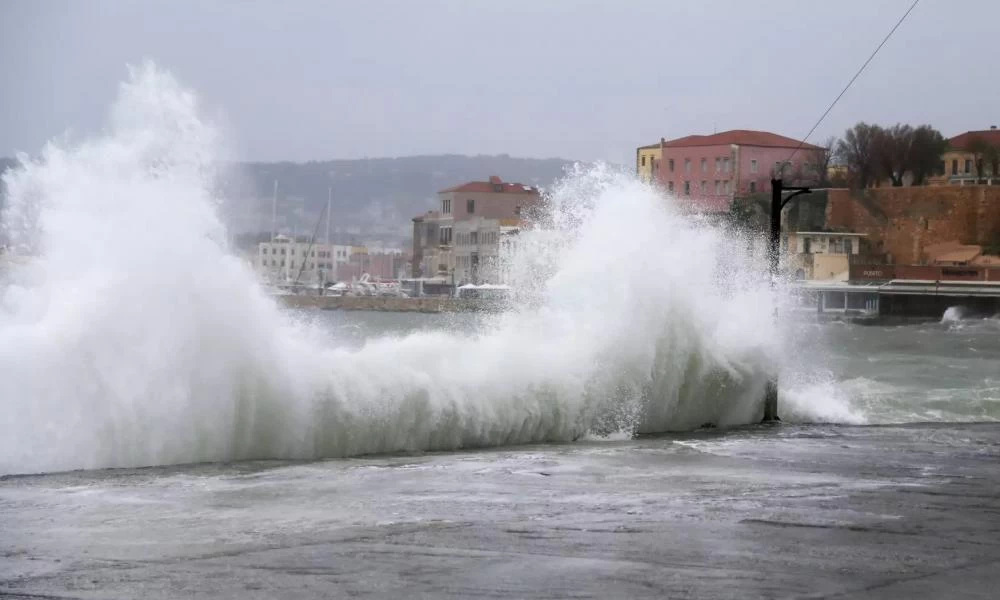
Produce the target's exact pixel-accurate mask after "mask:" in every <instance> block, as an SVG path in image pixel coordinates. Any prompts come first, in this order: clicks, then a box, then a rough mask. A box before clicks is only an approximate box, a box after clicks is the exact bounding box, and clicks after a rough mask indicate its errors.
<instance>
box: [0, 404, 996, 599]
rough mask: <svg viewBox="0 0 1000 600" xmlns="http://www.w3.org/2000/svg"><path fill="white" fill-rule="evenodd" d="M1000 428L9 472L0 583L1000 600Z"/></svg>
mask: <svg viewBox="0 0 1000 600" xmlns="http://www.w3.org/2000/svg"><path fill="white" fill-rule="evenodd" d="M998 458H1000V425H986V424H983V425H914V426H904V427H838V426H812V427H798V426H788V425H785V426H779V427H774V428H750V429H744V430H739V431H729V432H704V433H695V434H690V435H683V436H671V437H660V438H648V439H640V440H634V441H620V442H600V441H594V442H580V443H576V444H567V445H557V446H531V447H518V448H504V449H496V450H482V451H473V452H462V453H448V454H429V455H421V456H403V457H399V456H397V457H373V458H362V459H351V460H336V461H319V462H310V463H287V462H273V461H266V462H257V463H241V464H236V465H196V466H185V467H171V468H151V469H135V470H109V471H92V472H78V473H67V474H56V475H45V476H25V477H21V476H18V477H6V478H3V479H2V480H0V598H349V597H360V598H741V599H743V598H760V597H763V598H998V597H1000V536H998V533H1000V463H998Z"/></svg>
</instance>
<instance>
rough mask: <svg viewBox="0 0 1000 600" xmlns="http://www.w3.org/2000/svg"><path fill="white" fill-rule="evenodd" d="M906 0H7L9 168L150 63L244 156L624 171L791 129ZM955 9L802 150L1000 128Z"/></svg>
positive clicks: (801, 126) (989, 88)
mask: <svg viewBox="0 0 1000 600" xmlns="http://www.w3.org/2000/svg"><path fill="white" fill-rule="evenodd" d="M910 3H911V0H891V1H886V2H883V3H880V5H879V6H870V5H869V3H868V2H865V1H862V0H851V1H846V2H841V3H837V4H834V3H823V4H817V3H808V4H806V3H799V2H795V1H793V0H771V1H770V2H765V3H764V6H763V7H761V6H760V5H759V4H757V5H752V6H751V5H748V4H745V3H743V2H736V1H723V2H715V3H690V2H674V1H670V2H656V1H654V0H634V1H633V2H630V3H628V4H622V3H617V2H580V3H577V2H570V1H568V0H553V1H551V2H544V3H538V2H531V1H529V0H512V1H508V2H504V3H490V2H485V1H471V2H463V1H460V0H434V1H429V2H421V3H404V2H398V1H389V0H381V1H374V2H368V3H364V4H360V3H347V2H332V3H327V2H298V3H295V4H292V5H285V6H280V5H278V4H276V3H271V2H222V1H220V2H213V3H202V2H197V1H195V0H179V1H176V2H125V1H120V2H112V1H94V2H79V3H76V2H73V3H71V2H51V1H41V2H28V1H20V0H14V1H9V2H5V3H3V4H2V5H0V14H2V18H0V40H2V41H0V44H2V46H0V56H2V57H3V58H2V59H0V75H2V77H3V80H4V81H5V82H6V85H5V89H4V93H3V94H2V96H0V132H2V134H3V135H0V156H11V155H13V154H14V153H15V152H19V151H22V152H28V153H33V152H37V150H38V149H39V148H40V147H41V146H42V144H43V143H44V142H45V141H47V140H48V139H51V138H53V137H55V136H58V135H60V134H62V133H63V132H65V131H67V130H70V131H72V132H74V134H77V135H83V134H87V133H90V132H93V131H96V130H98V129H99V128H100V127H101V125H102V123H103V121H104V117H105V115H106V112H107V109H108V106H109V105H110V103H111V102H112V100H113V98H114V96H115V93H116V91H117V84H118V82H120V81H122V80H123V79H124V78H125V77H126V75H127V72H126V68H125V65H126V64H127V63H138V62H140V61H141V60H143V59H151V60H153V61H155V62H156V63H157V64H158V65H159V66H160V67H162V68H165V69H167V70H169V71H171V72H172V73H173V74H174V75H175V76H176V77H177V78H178V79H179V80H180V81H181V82H182V83H184V84H185V85H187V86H189V87H191V88H192V89H194V90H195V91H196V92H197V93H198V94H199V96H200V97H201V99H202V103H203V106H204V107H205V110H206V111H207V112H208V113H209V114H212V115H219V116H221V118H222V120H223V122H224V123H225V124H226V134H227V137H228V138H229V141H230V143H231V145H232V146H233V147H234V148H235V149H236V151H237V154H238V155H239V157H240V158H242V159H246V160H258V161H274V160H292V161H305V160H327V159H343V158H360V157H383V156H407V155H417V154H423V155H427V154H444V153H454V154H509V155H512V156H524V157H538V158H545V157H561V158H568V159H578V160H587V161H591V160H608V161H611V162H619V163H625V164H627V163H628V162H629V160H630V159H631V156H633V153H634V149H635V147H636V146H639V145H644V144H648V143H653V142H655V141H657V140H659V138H660V137H667V138H672V137H680V136H683V135H689V134H705V133H712V132H713V131H723V130H727V129H760V130H768V131H773V132H775V133H779V134H782V135H786V136H789V137H794V138H801V137H802V136H803V135H805V134H806V132H807V131H808V130H809V128H810V126H811V125H812V123H813V122H814V121H815V120H816V118H817V117H818V116H819V115H820V114H821V113H822V112H823V110H824V109H825V108H826V106H827V105H828V104H829V102H830V101H831V100H832V99H833V97H835V96H836V94H837V93H838V92H839V91H840V89H841V88H842V87H843V85H844V84H845V83H846V81H847V80H848V79H850V77H851V75H853V73H854V72H855V70H856V69H857V68H858V67H859V66H860V64H861V63H862V62H864V60H865V58H867V56H868V55H869V54H870V53H871V51H872V50H873V49H874V47H875V46H876V45H877V44H878V42H879V41H880V40H881V39H882V37H883V36H884V35H885V33H886V32H887V31H888V30H889V28H890V27H891V26H892V25H893V23H895V21H896V20H897V19H898V18H899V16H900V15H901V14H902V13H903V12H904V11H905V10H906V8H908V7H909V5H910ZM962 7H963V10H961V11H951V12H946V11H942V10H941V6H940V5H935V4H934V3H933V2H928V1H924V2H921V4H920V5H919V6H918V7H917V8H916V10H914V12H913V13H912V14H911V15H910V17H909V19H908V20H907V21H906V22H905V23H904V24H903V26H902V27H901V28H900V29H899V31H898V32H897V33H896V34H895V36H894V37H893V38H892V39H891V40H890V42H889V44H888V45H887V46H886V47H885V48H884V49H883V50H882V52H881V53H880V54H879V56H878V57H877V58H876V59H875V61H874V62H873V63H872V64H871V65H870V67H869V68H868V70H867V71H866V72H865V74H864V75H863V76H862V77H861V78H860V79H859V80H858V81H857V83H856V84H855V85H854V86H853V88H852V89H851V90H850V91H849V92H848V94H847V95H845V97H844V98H843V100H842V101H841V102H840V104H839V105H838V106H837V107H836V108H835V109H834V111H833V112H831V114H830V115H829V117H828V118H827V120H826V121H825V122H824V124H823V125H822V126H821V127H820V128H819V129H818V130H817V131H816V133H815V134H814V135H813V136H812V137H811V138H810V141H812V142H819V141H822V140H823V139H825V138H826V137H829V136H831V135H840V134H842V133H843V131H844V129H845V128H847V127H849V126H850V125H852V124H853V123H855V122H857V121H859V120H865V121H869V122H878V123H882V124H891V123H895V122H908V123H911V124H914V125H916V124H920V123H929V124H931V125H934V126H935V127H937V128H938V129H940V130H941V131H942V133H944V134H945V135H946V136H951V135H955V134H957V133H960V132H963V131H966V130H969V129H985V128H987V127H989V126H990V125H991V124H995V123H997V121H1000V118H995V117H994V116H993V115H992V114H991V113H990V110H989V107H990V105H991V101H992V99H993V98H995V97H997V95H998V92H1000V82H997V81H995V80H994V78H989V77H985V76H984V77H978V78H977V77H973V78H970V77H969V72H970V70H973V71H974V70H975V69H976V65H977V64H979V63H978V61H970V60H969V59H968V57H969V56H983V57H986V56H989V47H988V44H989V40H990V39H991V32H990V29H989V28H990V26H991V25H990V24H991V23H992V22H993V21H994V20H995V19H993V18H991V17H996V16H998V15H1000V7H998V6H997V5H996V4H995V3H991V2H989V1H988V0H966V1H965V2H963V3H962ZM969 14H975V15H976V16H977V18H976V19H973V20H969V19H967V18H966V17H967V15H969ZM953 40H961V43H955V42H954V41H953Z"/></svg>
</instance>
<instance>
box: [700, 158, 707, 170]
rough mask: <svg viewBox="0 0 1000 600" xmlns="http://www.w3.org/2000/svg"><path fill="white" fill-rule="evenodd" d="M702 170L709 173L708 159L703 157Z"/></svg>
mask: <svg viewBox="0 0 1000 600" xmlns="http://www.w3.org/2000/svg"><path fill="white" fill-rule="evenodd" d="M701 172H702V173H708V159H707V158H703V159H701Z"/></svg>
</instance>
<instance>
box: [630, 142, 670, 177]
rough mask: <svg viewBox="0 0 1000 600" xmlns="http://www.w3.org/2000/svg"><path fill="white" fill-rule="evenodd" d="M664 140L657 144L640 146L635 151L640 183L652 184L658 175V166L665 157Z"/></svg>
mask: <svg viewBox="0 0 1000 600" xmlns="http://www.w3.org/2000/svg"><path fill="white" fill-rule="evenodd" d="M663 142H664V139H663V138H660V141H659V142H657V143H655V144H650V145H648V146H639V147H638V148H636V149H635V174H636V176H637V177H638V178H639V181H642V182H644V183H652V182H653V181H654V176H655V174H656V165H657V163H659V162H660V157H662V156H663V151H662V144H663Z"/></svg>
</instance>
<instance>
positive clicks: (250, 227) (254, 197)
mask: <svg viewBox="0 0 1000 600" xmlns="http://www.w3.org/2000/svg"><path fill="white" fill-rule="evenodd" d="M570 164H572V162H571V161H568V160H564V159H558V158H553V159H534V158H513V157H510V156H506V155H500V156H460V155H439V156H408V157H402V158H370V159H359V160H334V161H325V162H308V163H288V162H283V163H247V164H243V165H239V167H240V168H239V169H238V172H237V173H238V175H239V176H237V177H233V178H232V180H231V181H230V182H229V184H228V185H227V189H226V196H227V197H229V198H232V199H234V201H233V202H232V203H231V204H230V206H229V209H228V210H227V215H228V217H229V219H230V221H231V225H232V228H233V229H234V230H236V231H240V232H247V231H263V230H269V229H270V227H271V195H272V192H273V189H274V181H275V179H277V181H278V212H279V218H278V221H279V229H284V230H286V231H289V230H290V229H292V228H294V229H295V230H296V231H297V232H298V233H300V234H301V233H306V231H311V230H312V229H313V228H314V227H315V223H316V219H317V217H318V215H319V214H320V212H321V211H322V210H323V208H324V207H325V206H326V200H327V194H328V190H329V189H331V188H332V191H333V202H332V206H333V210H332V211H331V213H332V219H331V221H332V225H331V227H332V229H333V230H334V231H339V233H340V235H339V236H338V237H340V238H344V237H364V238H369V239H371V238H385V239H386V240H388V239H390V238H399V239H401V238H402V237H405V235H406V234H407V232H408V231H409V230H410V229H409V228H410V219H412V218H413V217H414V216H416V215H418V214H420V213H422V212H424V211H426V210H428V209H430V208H433V207H434V206H435V205H436V194H437V192H438V191H439V190H441V189H444V188H447V187H451V186H453V185H457V184H459V183H464V182H466V181H473V180H485V179H487V178H488V177H489V176H491V175H499V176H500V177H501V178H502V179H504V180H505V181H512V182H520V183H526V184H531V185H536V186H542V187H546V186H549V185H551V184H552V183H553V182H554V181H555V180H556V179H558V178H560V177H561V176H562V175H563V173H564V169H565V168H566V167H567V166H568V165H570ZM321 232H322V228H321Z"/></svg>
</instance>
